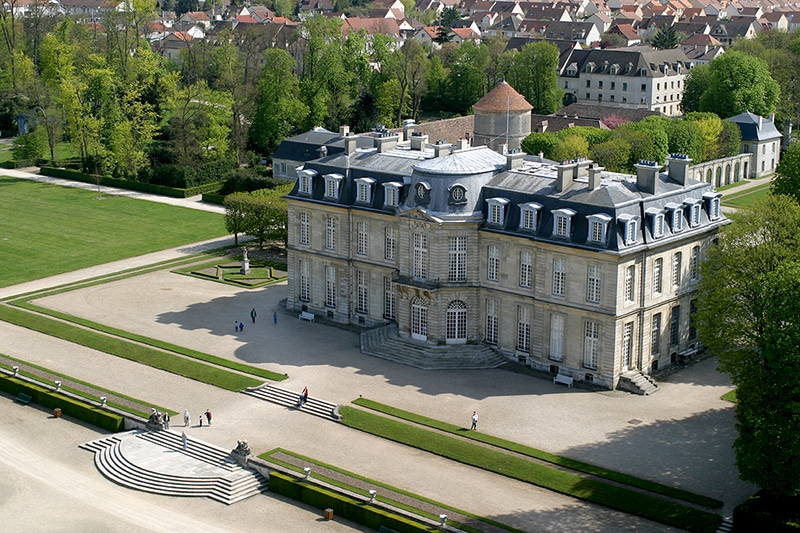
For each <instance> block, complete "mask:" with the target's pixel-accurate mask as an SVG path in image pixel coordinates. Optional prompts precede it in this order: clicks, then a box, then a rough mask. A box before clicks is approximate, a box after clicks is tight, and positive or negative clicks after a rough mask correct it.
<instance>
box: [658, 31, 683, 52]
mask: <svg viewBox="0 0 800 533" xmlns="http://www.w3.org/2000/svg"><path fill="white" fill-rule="evenodd" d="M682 39H683V35H681V34H680V33H678V32H677V30H675V26H672V25H670V26H662V27H661V28H659V29H658V31H657V32H656V34H655V35H653V40H652V41H651V43H650V44H652V45H653V48H655V49H656V50H668V49H670V48H675V47H676V46H678V43H680V42H681V40H682Z"/></svg>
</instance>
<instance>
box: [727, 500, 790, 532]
mask: <svg viewBox="0 0 800 533" xmlns="http://www.w3.org/2000/svg"><path fill="white" fill-rule="evenodd" d="M798 503H800V498H798V497H793V498H792V497H783V498H780V497H770V496H767V495H765V494H763V493H762V492H759V493H758V494H756V495H755V496H751V497H750V498H749V499H748V500H746V501H745V502H743V503H740V504H739V505H737V506H736V508H734V510H733V521H734V524H735V528H736V531H770V532H772V533H798V532H800V512H798V511H797V509H798V508H799V507H798Z"/></svg>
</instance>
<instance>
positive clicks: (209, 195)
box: [203, 192, 225, 205]
mask: <svg viewBox="0 0 800 533" xmlns="http://www.w3.org/2000/svg"><path fill="white" fill-rule="evenodd" d="M203 201H204V202H208V203H210V204H219V205H223V204H224V202H225V195H224V194H217V193H216V192H204V193H203Z"/></svg>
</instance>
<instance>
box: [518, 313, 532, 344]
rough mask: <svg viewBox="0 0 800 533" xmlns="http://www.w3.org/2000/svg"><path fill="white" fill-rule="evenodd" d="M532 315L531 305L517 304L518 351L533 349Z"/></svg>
mask: <svg viewBox="0 0 800 533" xmlns="http://www.w3.org/2000/svg"><path fill="white" fill-rule="evenodd" d="M531 315H533V310H532V309H531V308H530V306H527V305H518V306H517V351H520V352H526V353H530V351H531Z"/></svg>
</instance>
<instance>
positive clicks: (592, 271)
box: [586, 265, 600, 303]
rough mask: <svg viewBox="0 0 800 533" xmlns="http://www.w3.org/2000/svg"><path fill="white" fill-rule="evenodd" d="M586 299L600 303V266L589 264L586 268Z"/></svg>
mask: <svg viewBox="0 0 800 533" xmlns="http://www.w3.org/2000/svg"><path fill="white" fill-rule="evenodd" d="M586 301H587V302H592V303H600V267H599V266H598V265H589V266H588V267H587V269H586Z"/></svg>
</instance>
